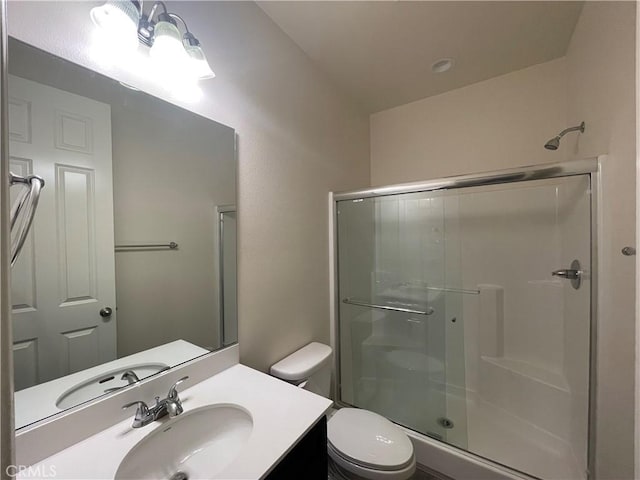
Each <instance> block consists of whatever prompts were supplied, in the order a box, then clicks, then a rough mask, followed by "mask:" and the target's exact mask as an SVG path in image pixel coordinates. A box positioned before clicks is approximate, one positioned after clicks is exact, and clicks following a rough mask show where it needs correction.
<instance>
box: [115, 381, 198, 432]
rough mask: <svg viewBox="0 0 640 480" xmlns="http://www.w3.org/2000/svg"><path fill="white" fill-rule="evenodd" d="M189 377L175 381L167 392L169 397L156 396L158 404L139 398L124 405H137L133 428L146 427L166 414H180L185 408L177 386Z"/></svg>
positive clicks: (124, 406) (125, 406) (126, 406)
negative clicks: (150, 404) (151, 405)
mask: <svg viewBox="0 0 640 480" xmlns="http://www.w3.org/2000/svg"><path fill="white" fill-rule="evenodd" d="M188 378H189V377H182V378H181V379H180V380H178V381H177V382H176V383H174V384H173V385H172V386H171V388H170V389H169V393H168V394H167V398H163V399H162V400H160V397H156V404H155V405H154V406H153V407H149V406H148V405H147V404H146V403H145V402H143V401H142V400H137V401H135V402H131V403H127V404H126V405H123V407H122V408H123V409H126V408H129V407H132V406H134V405H137V406H138V408H137V409H136V415H135V417H134V418H133V424H132V427H133V428H140V427H144V426H145V425H148V424H150V423H151V422H153V421H155V420H157V419H159V418H162V417H164V416H165V415H169V416H170V417H175V416H177V415H180V414H181V413H182V412H183V411H184V409H183V408H182V401H181V400H180V397H179V396H178V389H177V386H178V385H179V384H180V383H182V382H184V381H185V380H186V379H188Z"/></svg>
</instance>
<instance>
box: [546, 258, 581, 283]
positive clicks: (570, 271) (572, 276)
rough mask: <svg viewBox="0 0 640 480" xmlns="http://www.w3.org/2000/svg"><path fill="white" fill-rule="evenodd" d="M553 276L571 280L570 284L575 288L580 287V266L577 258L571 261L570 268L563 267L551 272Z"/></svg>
mask: <svg viewBox="0 0 640 480" xmlns="http://www.w3.org/2000/svg"><path fill="white" fill-rule="evenodd" d="M551 275H553V276H554V277H560V278H566V279H567V280H571V286H572V287H573V288H575V289H576V290H577V289H579V288H580V284H581V283H582V266H581V265H580V262H579V261H578V260H574V261H573V262H571V268H563V269H561V270H554V271H553V272H551Z"/></svg>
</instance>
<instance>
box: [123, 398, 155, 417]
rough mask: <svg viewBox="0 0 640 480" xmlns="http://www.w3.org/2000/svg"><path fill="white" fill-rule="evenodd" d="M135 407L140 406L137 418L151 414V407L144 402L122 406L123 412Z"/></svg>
mask: <svg viewBox="0 0 640 480" xmlns="http://www.w3.org/2000/svg"><path fill="white" fill-rule="evenodd" d="M134 405H138V409H137V410H136V417H142V416H143V415H148V414H149V407H148V406H147V404H146V403H144V402H143V401H142V400H137V401H135V402H131V403H127V404H126V405H123V406H122V409H123V410H126V409H127V408H129V407H133V406H134Z"/></svg>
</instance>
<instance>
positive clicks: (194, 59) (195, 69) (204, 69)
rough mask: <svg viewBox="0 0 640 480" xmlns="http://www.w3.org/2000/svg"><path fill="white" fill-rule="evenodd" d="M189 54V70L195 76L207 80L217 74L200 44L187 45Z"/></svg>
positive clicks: (186, 48)
mask: <svg viewBox="0 0 640 480" xmlns="http://www.w3.org/2000/svg"><path fill="white" fill-rule="evenodd" d="M185 50H186V52H187V55H188V56H189V64H188V65H189V67H188V68H189V70H190V71H191V73H192V75H193V76H194V78H197V79H199V80H206V79H208V78H213V77H215V76H216V74H215V73H213V70H211V67H210V66H209V62H207V58H206V57H205V56H204V52H203V51H202V48H201V47H200V45H187V46H186V47H185Z"/></svg>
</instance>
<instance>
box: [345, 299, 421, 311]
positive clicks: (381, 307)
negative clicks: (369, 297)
mask: <svg viewBox="0 0 640 480" xmlns="http://www.w3.org/2000/svg"><path fill="white" fill-rule="evenodd" d="M342 303H346V304H349V305H357V306H359V307H369V308H375V309H378V310H390V311H392V312H402V313H414V314H416V315H431V314H432V313H433V312H434V310H433V308H432V307H428V308H427V309H426V310H414V309H412V308H400V307H392V306H390V305H376V304H372V303H366V302H361V301H360V300H354V299H352V298H345V299H343V300H342Z"/></svg>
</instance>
